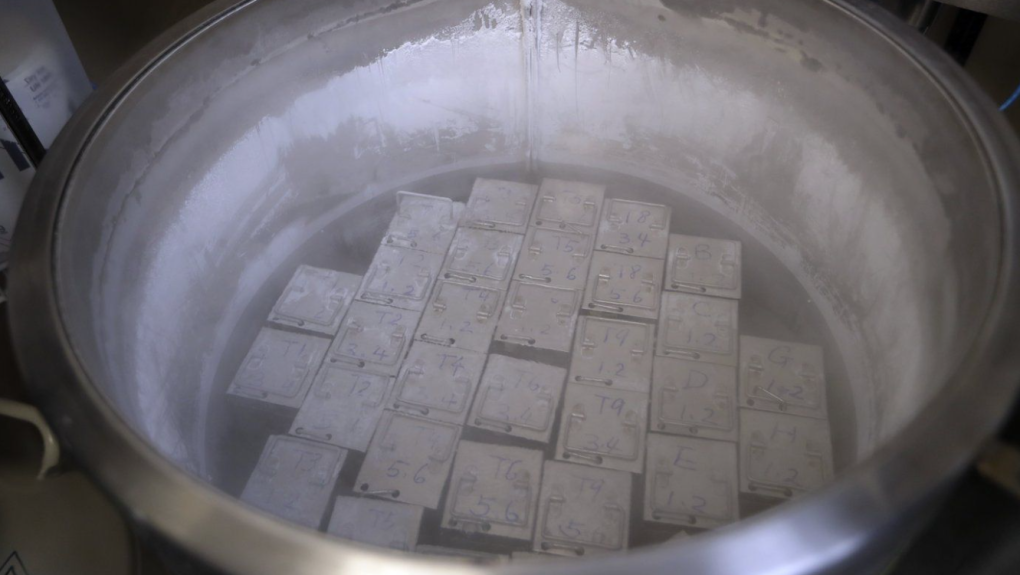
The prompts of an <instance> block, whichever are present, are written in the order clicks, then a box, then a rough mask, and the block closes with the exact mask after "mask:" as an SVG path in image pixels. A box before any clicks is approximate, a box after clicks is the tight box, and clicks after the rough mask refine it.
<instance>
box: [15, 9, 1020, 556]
mask: <svg viewBox="0 0 1020 575" xmlns="http://www.w3.org/2000/svg"><path fill="white" fill-rule="evenodd" d="M1018 151H1020V150H1018V146H1017V142H1016V140H1015V137H1014V136H1013V134H1012V133H1010V131H1009V129H1008V128H1007V126H1006V125H1005V123H1004V122H1003V121H1002V119H1001V118H1000V117H999V115H998V113H997V111H996V110H995V109H994V107H993V106H992V105H991V103H990V102H989V101H988V99H987V98H986V97H985V95H984V94H982V93H981V92H980V91H979V89H978V88H977V87H976V86H975V85H974V84H973V83H972V82H971V81H970V80H969V79H968V78H967V77H966V76H965V75H964V73H963V72H962V70H960V69H959V68H958V67H956V66H955V65H954V64H953V63H952V62H951V61H949V60H948V58H946V57H944V56H943V55H942V54H940V53H939V52H938V50H937V49H936V48H935V47H934V46H931V45H929V44H928V43H927V41H926V40H925V39H923V38H922V37H920V36H918V35H916V34H914V33H913V32H911V31H909V30H907V29H906V28H905V27H904V26H903V25H901V24H899V23H898V22H896V21H894V20H893V19H892V18H891V17H889V16H887V15H885V14H883V13H880V12H879V11H878V10H877V9H874V8H871V7H869V6H868V3H866V2H858V1H837V0H828V1H814V0H796V1H793V0H758V1H750V0H732V1H729V0H728V1H720V0H675V1H674V0H665V1H653V0H633V1H628V2H619V1H609V0H606V1H601V0H587V1H583V2H582V1H574V0H566V1H564V0H521V1H520V2H516V1H509V0H506V1H505V0H491V1H490V0H485V1H481V0H442V1H409V2H387V1H376V0H363V1H352V2H330V1H326V0H290V1H283V0H244V1H237V0H222V1H219V2H215V3H214V4H213V5H211V6H210V7H208V8H206V9H204V10H202V11H201V12H199V13H198V14H196V15H194V16H193V17H191V18H189V19H188V20H187V21H185V22H183V23H182V24H181V25H179V26H177V27H176V28H174V29H173V30H172V31H170V32H169V33H167V34H166V35H164V36H163V37H161V38H160V39H159V40H158V41H157V42H155V43H154V44H152V45H150V46H149V47H148V48H147V49H146V50H144V51H143V52H142V53H140V54H139V55H138V56H137V57H135V58H134V59H133V60H132V61H131V63H130V64H129V65H127V66H126V67H125V68H123V69H122V70H121V71H120V72H119V73H118V74H117V75H116V76H115V77H114V78H113V79H112V80H111V81H110V82H108V83H107V84H106V86H104V88H103V89H102V90H101V91H100V92H99V93H98V94H96V95H95V96H94V97H93V98H92V99H91V100H90V101H89V102H88V104H87V105H86V106H85V108H84V109H83V110H82V111H81V112H80V113H78V114H77V116H76V117H75V118H74V119H73V120H72V122H71V124H70V125H69V126H68V128H66V129H65V130H64V132H63V133H62V134H61V136H60V137H59V138H58V140H57V142H56V144H55V145H54V147H53V149H52V151H51V152H50V155H49V156H48V157H47V159H46V161H45V163H44V164H43V165H42V169H41V171H40V173H39V175H38V176H37V177H36V180H35V183H34V185H33V186H34V187H33V189H32V191H31V193H30V195H29V198H28V199H27V201H26V204H25V208H24V210H23V212H22V216H21V220H20V221H19V224H18V235H17V236H16V238H15V245H14V256H13V260H12V263H11V269H12V281H11V289H10V302H11V303H10V305H11V317H12V325H13V330H14V334H15V338H16V345H17V353H18V357H19V359H20V363H21V365H22V367H23V368H24V371H25V372H26V376H27V380H28V383H29V385H30V387H31V389H32V391H33V392H34V394H35V397H36V399H37V401H38V403H39V405H40V407H42V408H43V410H44V412H45V414H46V415H47V417H48V419H49V420H50V422H51V424H52V425H53V426H54V428H55V429H56V431H57V432H58V434H59V435H60V437H61V439H62V441H63V443H64V445H65V446H66V447H67V448H68V449H69V450H70V452H71V453H72V454H73V455H74V456H75V457H76V458H77V459H78V460H79V461H81V463H82V464H83V465H84V466H85V467H86V468H87V469H88V470H89V471H91V472H92V473H93V474H94V475H95V476H96V478H97V479H98V480H99V481H100V483H102V484H103V485H104V486H105V487H106V488H107V489H108V490H109V491H110V492H111V493H112V494H113V495H114V496H115V497H116V498H117V499H118V501H119V502H120V503H121V504H123V506H124V508H125V509H126V510H127V511H128V512H129V513H130V514H131V516H132V517H133V518H134V519H135V520H136V521H138V522H139V523H140V524H141V525H143V526H145V528H146V529H147V530H149V531H150V532H151V533H153V534H155V536H156V537H158V538H161V539H163V540H165V541H167V542H169V543H170V544H172V545H173V546H174V547H176V548H177V549H179V550H181V551H182V552H183V555H184V556H189V557H191V558H193V559H194V560H195V561H197V562H198V563H201V564H204V565H207V566H210V567H212V568H215V569H218V570H221V571H223V572H229V573H245V574H255V573H267V574H268V573H279V572H287V573H294V574H303V573H309V574H310V573H316V574H319V573H326V572H330V573H333V572H335V573H355V572H366V571H373V572H380V573H396V572H422V573H428V572H435V573H439V572H452V570H454V569H461V570H464V571H468V570H476V569H483V568H481V567H465V566H452V565H451V564H447V563H445V562H442V561H437V560H434V559H424V558H415V557H412V556H408V555H402V554H396V553H384V552H382V551H378V550H373V549H370V548H367V547H363V546H357V545H352V544H345V543H344V542H342V541H339V540H336V539H330V538H327V537H325V536H323V535H322V534H319V533H315V532H313V531H311V530H307V529H303V528H299V527H296V526H294V525H290V524H287V523H284V522H281V521H278V520H275V519H273V518H271V517H269V516H267V515H263V514H261V513H258V512H256V511H254V510H252V509H249V508H247V507H245V506H243V505H240V504H238V503H237V502H236V501H235V500H233V499H232V498H231V497H229V496H228V495H225V494H224V492H223V491H228V492H229V491H230V488H229V485H228V484H230V482H231V481H232V479H231V478H230V461H231V459H230V455H231V451H232V450H233V449H234V448H235V447H237V446H236V445H234V444H232V442H231V438H229V437H223V436H222V423H221V422H220V421H219V420H218V419H217V417H218V415H217V414H219V413H220V412H219V411H218V408H217V407H216V403H217V401H218V400H217V398H218V397H220V396H222V395H223V391H224V389H225V385H224V384H223V381H224V377H225V376H226V377H227V379H229V375H230V372H231V371H232V370H233V369H234V368H235V367H236V365H237V361H239V359H240V356H241V355H242V354H243V351H244V350H243V349H239V348H237V346H236V345H234V344H232V343H231V342H232V337H233V334H234V333H235V332H237V331H238V330H242V331H243V330H248V331H251V329H253V326H255V327H256V328H257V325H258V324H259V322H260V321H261V319H262V318H259V317H252V314H251V313H250V311H251V309H254V308H255V307H257V304H258V302H263V301H264V300H265V299H266V298H267V297H270V296H267V295H266V294H267V293H268V291H267V290H268V288H266V287H265V286H273V289H279V288H280V287H281V286H282V283H285V282H286V277H283V276H281V275H280V274H281V272H280V271H279V270H280V269H281V266H282V265H283V264H284V263H285V262H288V261H292V260H294V259H295V258H300V257H305V256H308V257H312V256H314V255H315V254H321V253H328V254H330V257H333V258H335V259H338V261H341V262H345V261H350V262H355V261H357V262H360V261H365V260H366V258H370V257H371V253H372V252H371V250H374V247H371V246H373V242H377V241H378V237H379V235H380V234H381V233H382V228H384V227H385V225H386V221H387V218H388V217H389V214H390V213H391V212H392V209H391V208H389V207H388V206H389V204H388V203H387V202H386V201H387V200H391V199H392V193H391V192H392V191H393V190H396V189H401V188H404V187H407V186H409V184H412V183H414V182H421V181H426V180H429V179H430V178H431V179H432V180H433V181H436V182H439V183H438V184H434V185H433V187H437V188H443V187H444V186H447V185H453V184H457V185H459V184H460V183H463V181H469V180H464V178H466V177H467V176H464V177H461V176H450V177H449V178H447V179H444V177H445V175H447V174H474V173H500V170H502V171H503V172H505V173H511V174H513V173H521V174H524V173H541V172H543V170H559V171H560V172H563V173H571V172H572V171H574V172H577V173H582V174H591V173H599V174H603V175H604V177H605V178H607V179H611V178H613V177H617V176H618V177H620V178H634V177H636V178H640V179H641V180H642V181H645V182H651V183H652V184H654V185H656V186H658V187H659V188H661V189H664V190H668V193H664V195H663V196H662V197H665V198H666V199H667V200H668V199H669V198H670V197H673V198H676V199H677V200H678V201H679V199H681V198H682V199H683V201H684V202H686V203H684V205H685V206H688V208H687V209H688V210H689V211H690V213H691V214H698V215H699V216H700V215H701V214H704V217H705V218H708V219H713V218H714V220H713V221H719V222H726V223H727V225H730V226H732V227H733V229H737V230H740V233H741V234H744V235H745V237H746V238H747V244H748V245H750V244H753V245H754V246H758V250H759V251H758V252H757V253H760V254H761V257H762V258H765V257H766V256H767V257H768V258H772V259H771V260H770V261H775V262H778V263H779V264H781V267H782V268H783V269H784V270H785V271H783V273H785V274H788V275H789V278H792V280H790V281H787V280H786V279H783V278H785V277H786V276H782V277H780V276H781V274H779V273H778V272H777V273H776V274H772V273H770V272H769V271H768V270H764V271H762V272H760V273H758V277H759V281H758V285H756V286H745V292H747V291H750V292H752V293H757V294H760V295H761V298H762V301H765V300H768V301H771V302H778V303H776V306H778V309H774V310H772V311H773V312H775V313H776V314H777V316H782V317H785V318H788V319H789V318H792V319H789V321H790V322H792V323H797V322H798V321H800V320H798V319H797V318H798V317H799V316H798V313H799V310H801V309H811V310H813V311H812V312H811V313H813V314H816V315H817V316H818V317H819V318H820V321H821V322H822V323H824V325H825V326H826V329H827V330H828V334H829V335H828V337H829V342H828V343H829V348H828V350H827V352H829V353H830V354H831V357H833V358H835V360H836V362H837V363H838V364H839V365H840V366H841V375H840V376H839V377H838V379H839V380H840V385H839V386H838V387H836V388H834V389H833V390H832V396H831V397H830V413H832V418H833V425H834V443H835V447H836V450H837V457H836V459H837V468H838V469H839V470H841V472H840V473H839V474H838V476H837V479H836V481H835V482H834V483H833V484H831V485H830V486H829V487H827V488H825V489H823V490H821V491H819V492H816V493H813V494H809V495H806V496H804V497H802V498H799V499H797V500H795V501H793V502H790V503H788V504H786V505H783V506H781V507H778V508H776V509H773V510H771V511H769V512H767V513H764V514H761V515H758V516H755V517H752V518H750V519H746V520H744V521H742V522H740V523H737V524H735V525H732V526H729V527H726V528H723V529H720V530H718V531H714V532H710V533H707V534H703V535H699V536H697V537H694V538H691V539H689V540H685V541H673V542H669V543H667V544H664V545H658V546H650V547H644V548H637V549H633V550H631V551H630V552H629V553H627V554H616V555H608V556H605V557H600V558H598V559H577V560H572V561H562V562H557V563H551V564H548V565H540V566H537V567H531V568H530V569H533V570H536V571H541V572H551V571H562V572H584V573H621V572H648V573H653V572H655V573H659V572H662V573H665V572H669V573H698V574H706V573H726V574H729V573H821V572H826V573H828V572H852V573H861V572H867V570H868V569H874V568H876V566H880V565H881V564H882V563H883V561H884V560H885V559H887V558H888V556H889V553H890V551H891V550H893V549H895V548H896V546H897V545H899V544H900V543H901V542H902V541H903V540H904V537H906V536H907V535H908V534H909V533H910V532H911V529H912V528H913V527H914V526H916V525H917V521H918V517H920V516H921V515H922V512H923V509H924V508H925V506H926V505H929V504H930V503H931V502H932V501H933V500H934V499H935V498H937V496H938V495H939V493H940V492H941V491H942V490H944V489H945V488H946V487H947V486H948V485H949V484H950V483H951V481H952V480H953V478H954V477H955V476H956V475H957V474H958V473H959V472H960V471H961V470H962V469H963V468H964V467H965V466H966V465H967V464H968V462H969V461H970V460H971V459H972V458H973V456H974V454H975V453H976V451H977V450H978V448H979V446H980V445H981V444H982V442H983V441H984V440H985V439H986V438H987V437H989V435H990V434H991V433H992V432H993V431H994V429H995V428H996V426H997V425H998V424H999V423H1000V421H1001V420H1002V418H1003V416H1004V414H1005V412H1006V410H1007V408H1008V407H1009V405H1010V403H1011V402H1012V400H1013V398H1014V395H1015V390H1016V384H1017V380H1018V378H1020V354H1018V353H1017V347H1016V341H1017V338H1018V336H1020V328H1018V326H1020V321H1018V320H1020V317H1018V316H1020V313H1018V310H1020V307H1018V304H1020V286H1018V283H1020V281H1018V279H1020V278H1018V271H1017V261H1018V260H1017V249H1018V247H1020V238H1018V225H1020V224H1018V220H1017V217H1018V215H1020V211H1018V205H1017V202H1018V197H1017V190H1018V182H1020V180H1018V177H1020V174H1018V169H1020V168H1018V166H1020V163H1018V159H1020V153H1018ZM458 178H460V179H458ZM620 181H621V182H624V183H625V182H627V181H630V180H626V179H622V180H620ZM621 185H622V184H621ZM439 191H440V192H443V189H439ZM447 193H448V194H449V195H455V194H454V192H450V191H449V190H447ZM345 214H346V215H347V216H348V217H346V218H345ZM351 214H353V216H352V215H351ZM338 221H339V222H342V225H334V223H335V222H338ZM327 229H328V230H329V231H328V232H327V231H326V230H327ZM362 238H366V239H364V240H362ZM310 243H311V244H315V245H316V246H317V247H316V249H315V250H313V251H312V252H308V251H307V249H308V248H306V246H308V245H311V244H310ZM749 255H750V256H752V259H753V257H756V256H754V253H750V254H745V258H746V257H748V256H749ZM770 278H771V279H770ZM790 294H795V295H796V297H793V295H790ZM259 305H260V304H259ZM213 484H215V485H216V486H215V487H214V486H213ZM225 485H227V486H226V487H225ZM492 569H495V567H493V568H492ZM513 569H514V570H515V571H516V572H525V571H528V570H529V566H527V565H523V564H522V565H516V566H513Z"/></svg>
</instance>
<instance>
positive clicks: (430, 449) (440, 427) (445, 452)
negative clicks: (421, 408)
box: [355, 411, 460, 509]
mask: <svg viewBox="0 0 1020 575" xmlns="http://www.w3.org/2000/svg"><path fill="white" fill-rule="evenodd" d="M459 438H460V428H459V427H458V426H457V425H452V424H448V423H440V422H436V421H430V420H426V419H421V418H418V417H412V416H409V415H405V414H402V413H397V412H393V411H384V412H383V417H382V419H381V420H380V422H379V427H378V429H377V430H376V434H375V436H374V437H373V438H372V443H371V445H370V446H369V448H368V452H367V454H366V455H365V462H364V463H363V464H362V467H361V471H360V472H359V473H358V479H357V481H356V483H355V485H356V489H357V490H358V491H359V492H361V493H364V494H371V495H377V496H380V497H386V498H390V499H394V500H397V501H403V502H405V503H412V504H415V505H422V506H424V507H428V508H431V509H436V508H438V505H439V496H440V494H441V493H442V490H443V486H444V485H445V483H446V478H447V475H448V473H449V470H450V466H451V465H452V463H453V453H454V450H455V448H456V445H457V440H458V439H459Z"/></svg>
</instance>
